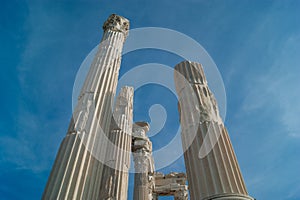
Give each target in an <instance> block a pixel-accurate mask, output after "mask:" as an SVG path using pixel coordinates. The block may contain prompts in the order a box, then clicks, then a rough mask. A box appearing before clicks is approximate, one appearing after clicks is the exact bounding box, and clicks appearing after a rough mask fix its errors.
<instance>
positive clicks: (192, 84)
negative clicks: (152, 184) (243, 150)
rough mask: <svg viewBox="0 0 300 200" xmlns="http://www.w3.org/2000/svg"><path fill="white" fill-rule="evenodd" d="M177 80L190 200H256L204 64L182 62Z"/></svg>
mask: <svg viewBox="0 0 300 200" xmlns="http://www.w3.org/2000/svg"><path fill="white" fill-rule="evenodd" d="M174 76H175V85H176V90H177V94H178V97H179V112H180V123H181V128H182V145H183V149H184V150H185V152H184V160H185V165H186V171H187V176H188V185H189V191H190V198H191V199H192V200H193V199H194V200H212V199H215V200H217V199H218V200H221V199H222V200H225V199H228V200H229V199H241V200H242V199H245V200H246V199H247V200H250V199H252V198H251V197H249V196H248V192H247V190H246V186H245V183H244V179H243V177H242V174H241V171H240V168H239V165H238V162H237V159H236V156H235V153H234V151H233V148H232V145H231V142H230V139H229V136H228V133H227V130H226V128H225V126H224V124H223V122H222V119H221V118H220V116H219V111H218V105H217V102H216V100H215V98H214V96H213V94H212V93H211V91H210V90H209V88H208V85H207V81H206V78H205V75H204V72H203V69H202V66H201V64H199V63H194V62H189V61H184V62H181V63H179V64H177V65H176V66H175V74H174ZM206 136H208V137H206Z"/></svg>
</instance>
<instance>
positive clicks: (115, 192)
mask: <svg viewBox="0 0 300 200" xmlns="http://www.w3.org/2000/svg"><path fill="white" fill-rule="evenodd" d="M132 108H133V88H132V87H127V86H125V87H123V88H122V89H121V91H120V94H119V96H118V97H117V100H116V103H115V108H114V113H113V117H112V122H111V128H110V134H109V136H108V138H109V141H110V143H109V145H108V146H107V151H106V159H105V163H104V164H105V166H104V170H103V176H102V180H101V182H102V183H101V189H100V195H99V199H114V200H126V199H127V191H128V171H129V167H130V153H131V133H132Z"/></svg>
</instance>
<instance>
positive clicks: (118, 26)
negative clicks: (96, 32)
mask: <svg viewBox="0 0 300 200" xmlns="http://www.w3.org/2000/svg"><path fill="white" fill-rule="evenodd" d="M129 25H130V24H129V20H128V19H126V18H125V17H122V16H120V15H116V14H111V15H110V16H109V17H108V19H107V20H106V21H105V22H104V24H103V30H104V31H107V30H111V31H117V32H122V33H124V35H125V37H126V36H127V35H128V30H129Z"/></svg>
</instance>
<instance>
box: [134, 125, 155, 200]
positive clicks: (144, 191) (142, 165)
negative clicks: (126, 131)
mask: <svg viewBox="0 0 300 200" xmlns="http://www.w3.org/2000/svg"><path fill="white" fill-rule="evenodd" d="M148 131H149V124H148V123H146V122H136V123H135V124H134V125H133V131H132V139H133V140H132V153H133V159H134V169H135V174H134V195H133V199H134V200H152V198H153V197H152V191H153V187H154V184H153V179H152V174H153V172H154V163H153V158H152V143H151V142H150V140H149V138H148V137H147V136H146V133H147V132H148Z"/></svg>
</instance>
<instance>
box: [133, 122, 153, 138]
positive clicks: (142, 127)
mask: <svg viewBox="0 0 300 200" xmlns="http://www.w3.org/2000/svg"><path fill="white" fill-rule="evenodd" d="M149 128H150V125H149V124H148V123H147V122H144V121H141V122H135V123H134V124H133V126H132V129H133V132H143V133H144V135H146V133H147V132H148V131H149Z"/></svg>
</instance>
